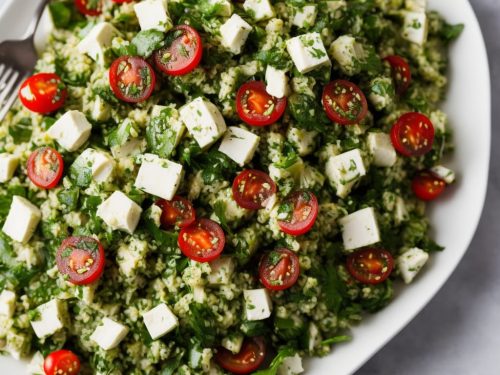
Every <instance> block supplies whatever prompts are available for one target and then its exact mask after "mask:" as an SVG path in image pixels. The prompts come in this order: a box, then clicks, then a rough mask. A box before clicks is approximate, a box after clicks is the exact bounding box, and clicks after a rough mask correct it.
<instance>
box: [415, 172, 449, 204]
mask: <svg viewBox="0 0 500 375" xmlns="http://www.w3.org/2000/svg"><path fill="white" fill-rule="evenodd" d="M445 187H446V182H444V180H442V179H441V178H439V177H438V176H436V175H434V174H432V173H429V172H420V173H419V174H418V175H416V176H415V177H414V178H413V181H412V183H411V188H412V190H413V192H414V193H415V195H416V196H417V198H418V199H421V200H423V201H432V200H434V199H436V198H437V197H439V196H440V195H441V194H442V193H443V191H444V189H445Z"/></svg>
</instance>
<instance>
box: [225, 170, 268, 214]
mask: <svg viewBox="0 0 500 375" xmlns="http://www.w3.org/2000/svg"><path fill="white" fill-rule="evenodd" d="M275 194H276V184H275V183H274V181H273V180H272V179H271V177H269V175H268V174H267V173H264V172H262V171H258V170H255V169H247V170H244V171H243V172H241V173H240V174H239V175H238V176H236V178H235V179H234V181H233V198H234V200H235V201H236V203H237V204H238V205H239V206H240V207H243V208H246V209H249V210H258V209H260V208H263V207H266V205H267V203H268V202H269V199H271V198H272V196H273V195H275Z"/></svg>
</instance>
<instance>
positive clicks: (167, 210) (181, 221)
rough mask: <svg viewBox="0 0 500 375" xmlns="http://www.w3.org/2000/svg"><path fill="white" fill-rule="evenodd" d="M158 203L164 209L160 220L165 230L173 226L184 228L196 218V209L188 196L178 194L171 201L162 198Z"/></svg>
mask: <svg viewBox="0 0 500 375" xmlns="http://www.w3.org/2000/svg"><path fill="white" fill-rule="evenodd" d="M156 205H157V206H158V207H160V208H161V209H162V213H161V218H160V221H161V227H162V228H163V229H165V230H169V229H172V228H173V227H179V228H184V227H187V226H189V225H191V224H193V223H194V221H195V220H196V211H195V210H194V207H193V205H192V204H191V202H190V201H188V200H187V199H186V198H183V197H180V196H178V195H176V196H174V197H173V198H172V200H170V201H167V200H165V199H160V200H159V201H157V202H156Z"/></svg>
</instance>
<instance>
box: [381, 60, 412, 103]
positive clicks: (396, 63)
mask: <svg viewBox="0 0 500 375" xmlns="http://www.w3.org/2000/svg"><path fill="white" fill-rule="evenodd" d="M384 60H385V61H387V62H388V63H389V64H390V65H391V70H392V79H393V80H394V83H395V84H396V92H397V93H398V94H399V95H403V94H404V93H405V92H406V90H408V87H410V84H411V70H410V65H408V62H407V61H406V60H405V59H403V58H402V57H401V56H396V55H393V56H387V57H386V58H385V59H384Z"/></svg>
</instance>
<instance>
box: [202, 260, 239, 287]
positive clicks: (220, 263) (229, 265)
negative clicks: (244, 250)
mask: <svg viewBox="0 0 500 375" xmlns="http://www.w3.org/2000/svg"><path fill="white" fill-rule="evenodd" d="M235 267H236V264H235V261H234V259H233V257H231V256H222V257H219V258H217V259H215V260H213V261H211V262H210V269H211V270H212V271H211V272H210V273H209V274H208V276H207V281H208V283H209V284H210V285H225V284H229V283H230V282H231V276H232V275H233V273H234V269H235Z"/></svg>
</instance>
